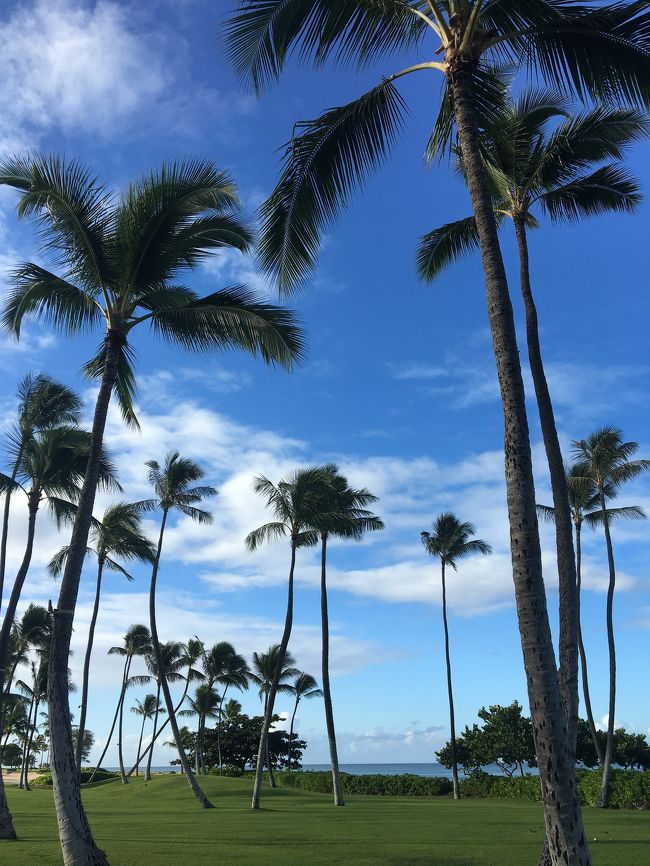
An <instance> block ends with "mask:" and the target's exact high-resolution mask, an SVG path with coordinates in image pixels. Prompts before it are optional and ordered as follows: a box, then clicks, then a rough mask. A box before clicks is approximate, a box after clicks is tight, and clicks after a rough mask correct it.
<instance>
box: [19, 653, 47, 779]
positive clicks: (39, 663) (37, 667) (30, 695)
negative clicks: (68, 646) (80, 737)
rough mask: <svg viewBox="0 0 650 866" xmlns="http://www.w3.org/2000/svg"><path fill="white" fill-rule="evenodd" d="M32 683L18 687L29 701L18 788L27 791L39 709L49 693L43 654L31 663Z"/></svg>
mask: <svg viewBox="0 0 650 866" xmlns="http://www.w3.org/2000/svg"><path fill="white" fill-rule="evenodd" d="M29 667H30V671H31V675H32V677H31V683H29V684H28V683H26V682H24V680H18V682H17V683H16V686H17V688H18V690H19V691H20V693H21V694H22V695H23V696H24V697H25V698H27V700H28V701H29V710H28V713H27V728H26V730H25V736H24V741H23V761H22V767H21V773H20V780H19V783H18V786H19V787H20V788H24V789H25V790H26V791H29V790H30V787H29V764H30V755H31V752H32V742H33V739H34V735H35V733H36V729H37V726H38V709H39V706H40V704H41V702H42V701H43V700H45V697H46V692H47V656H46V654H41V655H40V657H39V658H38V659H37V660H32V661H30V664H29Z"/></svg>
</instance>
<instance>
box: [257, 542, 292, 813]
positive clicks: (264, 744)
mask: <svg viewBox="0 0 650 866" xmlns="http://www.w3.org/2000/svg"><path fill="white" fill-rule="evenodd" d="M295 568H296V539H295V538H294V537H293V536H292V538H291V565H290V566H289V588H288V590H287V614H286V616H285V620H284V632H283V633H282V640H281V641H280V649H279V651H278V662H277V665H276V667H275V672H274V674H273V679H272V681H271V687H270V689H269V693H268V696H267V703H266V710H265V712H264V721H263V722H262V732H261V734H260V745H259V749H258V750H257V764H256V766H255V783H254V786H253V801H252V803H251V807H252V808H253V809H259V807H260V796H261V792H262V771H263V768H264V750H265V748H266V750H267V753H268V762H269V775H270V776H271V778H273V771H272V770H271V755H270V753H269V749H268V736H269V728H270V726H271V716H272V715H273V705H274V704H275V695H276V692H277V690H278V685H279V683H280V676H281V675H282V666H283V665H284V657H285V655H286V652H287V647H288V646H289V638H290V637H291V628H292V626H293V573H294V571H295Z"/></svg>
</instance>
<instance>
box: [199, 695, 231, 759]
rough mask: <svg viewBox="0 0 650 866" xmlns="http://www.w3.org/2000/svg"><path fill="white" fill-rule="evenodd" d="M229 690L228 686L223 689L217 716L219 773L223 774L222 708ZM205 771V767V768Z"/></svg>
mask: <svg viewBox="0 0 650 866" xmlns="http://www.w3.org/2000/svg"><path fill="white" fill-rule="evenodd" d="M227 691H228V686H226V688H225V689H224V690H223V694H222V696H221V700H220V701H219V710H218V712H219V715H218V716H217V755H218V756H219V775H220V776H223V762H222V760H221V708H222V707H223V702H224V701H225V700H226V692H227ZM203 770H204V772H205V767H204V768H203Z"/></svg>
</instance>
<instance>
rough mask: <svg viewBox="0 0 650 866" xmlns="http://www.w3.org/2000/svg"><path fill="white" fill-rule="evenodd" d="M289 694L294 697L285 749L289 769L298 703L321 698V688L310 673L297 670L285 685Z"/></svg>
mask: <svg viewBox="0 0 650 866" xmlns="http://www.w3.org/2000/svg"><path fill="white" fill-rule="evenodd" d="M287 691H288V692H289V694H292V695H293V696H294V698H295V701H294V705H293V712H292V713H291V724H290V725H289V745H288V751H287V767H288V768H289V769H291V754H292V746H293V725H294V722H295V720H296V713H297V712H298V704H299V703H300V701H302V700H303V699H304V700H311V699H312V698H322V697H323V690H322V689H319V688H318V683H317V682H316V680H315V679H314V677H313V676H312V675H311V674H308V673H305V671H299V672H298V674H297V676H296V678H295V679H294V681H293V683H291V684H289V686H288V687H287Z"/></svg>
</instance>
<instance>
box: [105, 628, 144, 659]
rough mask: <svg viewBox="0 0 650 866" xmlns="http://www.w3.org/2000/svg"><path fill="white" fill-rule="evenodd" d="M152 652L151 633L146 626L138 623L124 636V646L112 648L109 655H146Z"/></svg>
mask: <svg viewBox="0 0 650 866" xmlns="http://www.w3.org/2000/svg"><path fill="white" fill-rule="evenodd" d="M150 650H151V632H150V631H149V629H148V628H147V626H146V625H142V624H141V623H137V624H136V625H132V626H130V627H129V628H128V630H127V632H126V634H125V635H124V646H114V647H111V648H110V649H109V650H108V652H109V655H122V656H134V655H146V654H147V653H149V652H150Z"/></svg>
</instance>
